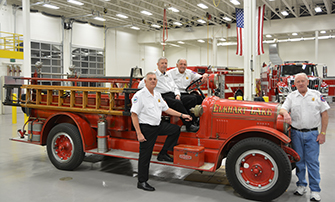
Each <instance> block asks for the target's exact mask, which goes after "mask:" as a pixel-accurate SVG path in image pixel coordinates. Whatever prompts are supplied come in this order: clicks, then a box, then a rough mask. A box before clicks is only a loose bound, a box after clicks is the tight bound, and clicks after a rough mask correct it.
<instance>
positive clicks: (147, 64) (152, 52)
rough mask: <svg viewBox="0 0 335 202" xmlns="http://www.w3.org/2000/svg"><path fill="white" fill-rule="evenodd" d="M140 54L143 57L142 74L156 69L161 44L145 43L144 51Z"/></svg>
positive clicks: (160, 55)
mask: <svg viewBox="0 0 335 202" xmlns="http://www.w3.org/2000/svg"><path fill="white" fill-rule="evenodd" d="M142 54H143V56H144V57H142V58H141V60H142V63H141V64H142V65H141V67H142V73H143V76H144V75H145V74H146V73H147V72H149V71H154V70H155V69H157V61H158V59H159V58H160V57H162V48H161V46H154V45H145V46H144V53H142ZM169 64H170V61H169Z"/></svg>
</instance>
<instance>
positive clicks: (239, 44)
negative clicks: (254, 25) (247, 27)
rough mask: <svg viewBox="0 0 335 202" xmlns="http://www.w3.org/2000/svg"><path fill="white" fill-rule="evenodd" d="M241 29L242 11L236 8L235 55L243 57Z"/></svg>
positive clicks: (242, 23) (242, 25)
mask: <svg viewBox="0 0 335 202" xmlns="http://www.w3.org/2000/svg"><path fill="white" fill-rule="evenodd" d="M243 28H244V11H243V9H242V8H236V32H237V49H236V55H240V56H242V55H243V46H242V45H243V42H242V39H243Z"/></svg>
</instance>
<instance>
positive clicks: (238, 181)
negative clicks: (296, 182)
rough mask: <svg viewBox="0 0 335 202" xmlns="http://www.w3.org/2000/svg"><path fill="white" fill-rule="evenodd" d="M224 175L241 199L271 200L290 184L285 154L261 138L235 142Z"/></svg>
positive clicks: (288, 165)
mask: <svg viewBox="0 0 335 202" xmlns="http://www.w3.org/2000/svg"><path fill="white" fill-rule="evenodd" d="M226 163H227V165H226V173H227V177H228V180H229V182H230V184H231V185H232V187H233V188H234V189H235V191H236V192H238V193H239V194H240V195H241V196H243V197H245V198H248V199H252V200H260V201H270V200H272V199H275V198H277V197H279V196H280V195H281V194H282V193H284V192H285V190H286V189H287V187H288V186H289V184H290V181H291V175H292V174H291V164H290V161H289V159H288V158H287V155H286V154H285V152H284V151H283V150H282V149H281V148H280V147H279V146H278V145H276V144H274V143H273V142H271V141H269V140H266V139H263V138H248V139H244V140H242V141H240V142H239V143H237V144H236V145H235V146H234V147H233V148H232V149H231V150H230V152H229V154H228V157H227V162H226Z"/></svg>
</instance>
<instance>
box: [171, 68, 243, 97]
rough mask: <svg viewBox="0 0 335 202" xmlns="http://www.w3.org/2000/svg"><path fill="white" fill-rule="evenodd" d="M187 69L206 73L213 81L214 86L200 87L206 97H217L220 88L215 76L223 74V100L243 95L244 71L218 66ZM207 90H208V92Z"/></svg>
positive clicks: (203, 85) (204, 85) (205, 85)
mask: <svg viewBox="0 0 335 202" xmlns="http://www.w3.org/2000/svg"><path fill="white" fill-rule="evenodd" d="M173 68H174V67H170V68H168V70H170V69H173ZM187 69H190V70H192V71H194V72H196V73H198V74H201V75H202V74H204V73H207V74H209V75H210V76H212V77H213V78H211V79H212V80H214V81H215V85H207V84H206V83H205V84H202V85H201V86H200V88H201V90H202V92H203V93H204V94H205V95H206V96H207V95H219V94H221V93H220V90H221V87H220V83H222V82H219V81H218V78H215V77H216V76H217V75H220V74H223V73H225V82H224V84H225V90H224V98H229V97H234V98H235V99H236V98H237V96H242V97H243V94H244V74H243V72H244V70H243V69H241V68H232V67H220V66H188V67H187ZM208 89H210V90H209V91H208Z"/></svg>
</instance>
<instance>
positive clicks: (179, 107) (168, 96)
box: [162, 92, 195, 127]
mask: <svg viewBox="0 0 335 202" xmlns="http://www.w3.org/2000/svg"><path fill="white" fill-rule="evenodd" d="M162 97H163V99H164V100H165V101H166V103H167V104H168V105H169V107H170V108H171V109H174V110H176V111H178V112H180V113H183V114H189V110H188V109H187V108H186V106H184V103H183V101H182V100H177V99H176V98H175V97H176V96H175V94H174V93H173V92H168V93H163V94H162ZM193 102H195V101H194V100H193V101H191V102H189V103H187V105H192V104H194V103H193ZM194 105H195V104H194ZM181 120H182V121H183V123H184V125H186V127H188V126H190V125H191V124H192V123H191V122H190V121H185V119H181Z"/></svg>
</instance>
